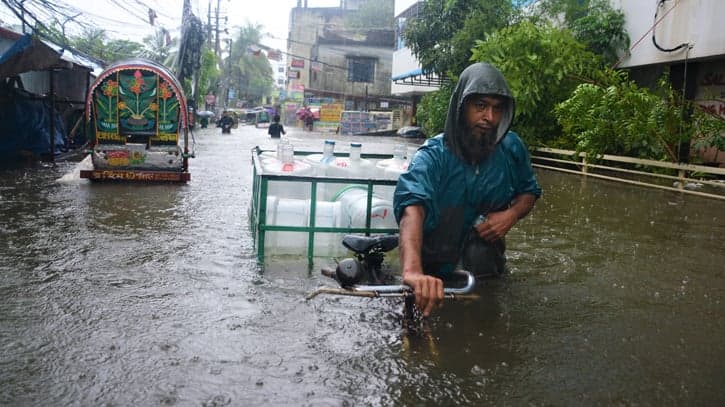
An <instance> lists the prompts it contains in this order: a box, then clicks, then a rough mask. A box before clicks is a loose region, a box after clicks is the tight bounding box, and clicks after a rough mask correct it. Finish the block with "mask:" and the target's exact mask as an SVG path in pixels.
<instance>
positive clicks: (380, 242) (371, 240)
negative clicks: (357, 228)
mask: <svg viewBox="0 0 725 407" xmlns="http://www.w3.org/2000/svg"><path fill="white" fill-rule="evenodd" d="M342 245H343V246H345V247H346V248H348V249H350V250H352V251H353V252H355V253H358V254H368V253H370V252H371V251H373V250H379V251H382V252H389V251H391V250H393V249H395V248H396V247H398V235H378V236H359V235H347V236H345V237H343V238H342Z"/></svg>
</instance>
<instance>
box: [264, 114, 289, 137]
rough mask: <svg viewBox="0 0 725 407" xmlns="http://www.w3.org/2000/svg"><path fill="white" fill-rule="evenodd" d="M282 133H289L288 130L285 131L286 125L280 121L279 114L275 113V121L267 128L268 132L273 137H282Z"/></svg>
mask: <svg viewBox="0 0 725 407" xmlns="http://www.w3.org/2000/svg"><path fill="white" fill-rule="evenodd" d="M280 133H281V134H287V132H285V131H284V126H282V125H281V124H280V123H279V115H278V114H276V115H274V118H273V123H272V124H270V125H269V129H268V130H267V134H269V135H270V136H271V137H272V138H280V137H281V136H280Z"/></svg>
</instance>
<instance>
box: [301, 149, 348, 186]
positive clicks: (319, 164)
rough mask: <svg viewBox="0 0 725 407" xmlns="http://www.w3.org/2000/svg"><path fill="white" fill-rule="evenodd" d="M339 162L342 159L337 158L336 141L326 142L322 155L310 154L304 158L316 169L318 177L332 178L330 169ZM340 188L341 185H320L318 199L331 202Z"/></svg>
mask: <svg viewBox="0 0 725 407" xmlns="http://www.w3.org/2000/svg"><path fill="white" fill-rule="evenodd" d="M337 160H340V158H338V157H335V141H334V140H325V144H324V146H323V150H322V154H310V155H308V156H306V157H305V158H304V161H305V162H306V163H308V164H310V165H311V166H312V167H313V168H314V175H315V176H317V177H327V176H331V175H330V174H328V172H329V168H330V166H332V165H334V164H335V162H336V161H337ZM340 187H341V185H340V184H330V183H327V182H320V183H318V184H317V199H319V200H330V198H331V197H332V196H333V195H334V194H335V192H336V191H337V190H339V189H340Z"/></svg>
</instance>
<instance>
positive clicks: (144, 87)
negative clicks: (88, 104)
mask: <svg viewBox="0 0 725 407" xmlns="http://www.w3.org/2000/svg"><path fill="white" fill-rule="evenodd" d="M95 96H96V97H95V111H96V126H97V130H98V131H100V132H110V133H117V132H118V133H121V134H128V135H132V134H137V133H145V134H158V133H176V132H177V130H178V125H179V123H178V117H179V100H178V98H177V96H176V94H175V93H174V92H173V90H172V87H171V86H170V85H169V83H168V82H166V81H164V79H163V78H161V77H159V76H158V75H157V74H156V73H154V72H150V71H143V70H141V69H135V70H122V71H118V72H116V75H110V76H108V77H107V78H106V79H105V80H104V81H103V83H101V85H100V86H98V87H97V88H96V95H95Z"/></svg>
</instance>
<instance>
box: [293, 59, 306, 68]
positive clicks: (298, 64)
mask: <svg viewBox="0 0 725 407" xmlns="http://www.w3.org/2000/svg"><path fill="white" fill-rule="evenodd" d="M290 67H292V68H304V67H305V60H304V59H301V58H292V62H290Z"/></svg>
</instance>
